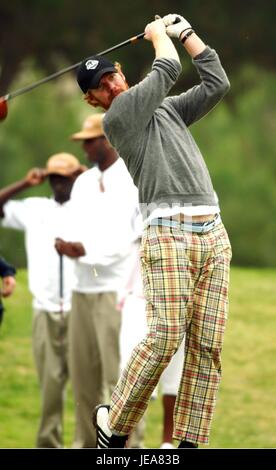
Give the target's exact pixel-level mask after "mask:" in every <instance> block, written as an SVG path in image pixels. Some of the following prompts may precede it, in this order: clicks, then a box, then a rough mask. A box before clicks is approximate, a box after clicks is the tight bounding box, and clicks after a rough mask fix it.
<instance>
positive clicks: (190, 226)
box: [148, 214, 221, 233]
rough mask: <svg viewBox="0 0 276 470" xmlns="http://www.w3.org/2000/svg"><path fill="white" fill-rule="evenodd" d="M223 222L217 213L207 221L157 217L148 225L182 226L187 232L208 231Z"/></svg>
mask: <svg viewBox="0 0 276 470" xmlns="http://www.w3.org/2000/svg"><path fill="white" fill-rule="evenodd" d="M220 223H221V217H220V215H219V214H217V215H216V216H215V217H214V218H213V220H209V221H207V222H194V223H193V222H177V220H172V219H165V218H161V217H160V218H157V219H152V220H151V221H150V222H149V224H148V225H152V226H156V225H157V226H162V227H174V228H180V229H181V230H184V231H186V232H196V233H207V232H210V231H211V230H213V228H214V227H216V226H217V225H219V224H220Z"/></svg>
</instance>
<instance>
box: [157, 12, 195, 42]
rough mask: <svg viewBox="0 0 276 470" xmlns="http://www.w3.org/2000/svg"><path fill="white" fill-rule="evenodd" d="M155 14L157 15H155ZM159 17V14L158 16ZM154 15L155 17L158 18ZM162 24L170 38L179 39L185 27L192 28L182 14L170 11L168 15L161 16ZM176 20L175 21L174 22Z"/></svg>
mask: <svg viewBox="0 0 276 470" xmlns="http://www.w3.org/2000/svg"><path fill="white" fill-rule="evenodd" d="M156 16H157V15H156ZM158 18H160V16H159V17H158ZM158 18H156V17H155V19H158ZM162 20H163V23H164V25H165V26H166V33H167V35H168V36H170V38H177V39H180V36H181V33H183V31H185V30H186V29H187V30H188V29H192V26H191V25H190V23H188V21H187V20H185V18H183V16H180V15H177V14H175V13H170V14H169V15H166V16H163V18H162ZM175 21H177V23H175Z"/></svg>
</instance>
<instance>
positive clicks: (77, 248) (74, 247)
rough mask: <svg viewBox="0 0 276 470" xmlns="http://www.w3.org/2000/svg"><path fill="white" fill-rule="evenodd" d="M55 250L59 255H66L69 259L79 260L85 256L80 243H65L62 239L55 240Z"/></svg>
mask: <svg viewBox="0 0 276 470" xmlns="http://www.w3.org/2000/svg"><path fill="white" fill-rule="evenodd" d="M55 249H56V250H57V252H58V254H59V255H66V256H69V258H79V257H80V256H84V255H85V254H86V253H85V249H84V246H83V244H82V243H80V242H66V241H65V240H62V238H56V241H55Z"/></svg>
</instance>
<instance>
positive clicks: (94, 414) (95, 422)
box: [92, 405, 110, 429]
mask: <svg viewBox="0 0 276 470" xmlns="http://www.w3.org/2000/svg"><path fill="white" fill-rule="evenodd" d="M100 408H106V409H107V410H108V411H109V409H110V406H109V405H97V406H96V407H95V408H94V411H93V415H92V423H93V426H94V428H95V429H97V427H98V424H97V413H98V411H99V409H100Z"/></svg>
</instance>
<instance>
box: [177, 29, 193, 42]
mask: <svg viewBox="0 0 276 470" xmlns="http://www.w3.org/2000/svg"><path fill="white" fill-rule="evenodd" d="M193 33H194V30H193V29H190V30H189V31H188V32H187V33H186V34H185V35H184V36H183V38H182V39H180V42H182V44H184V42H185V41H186V39H188V37H189V36H191V34H193Z"/></svg>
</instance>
